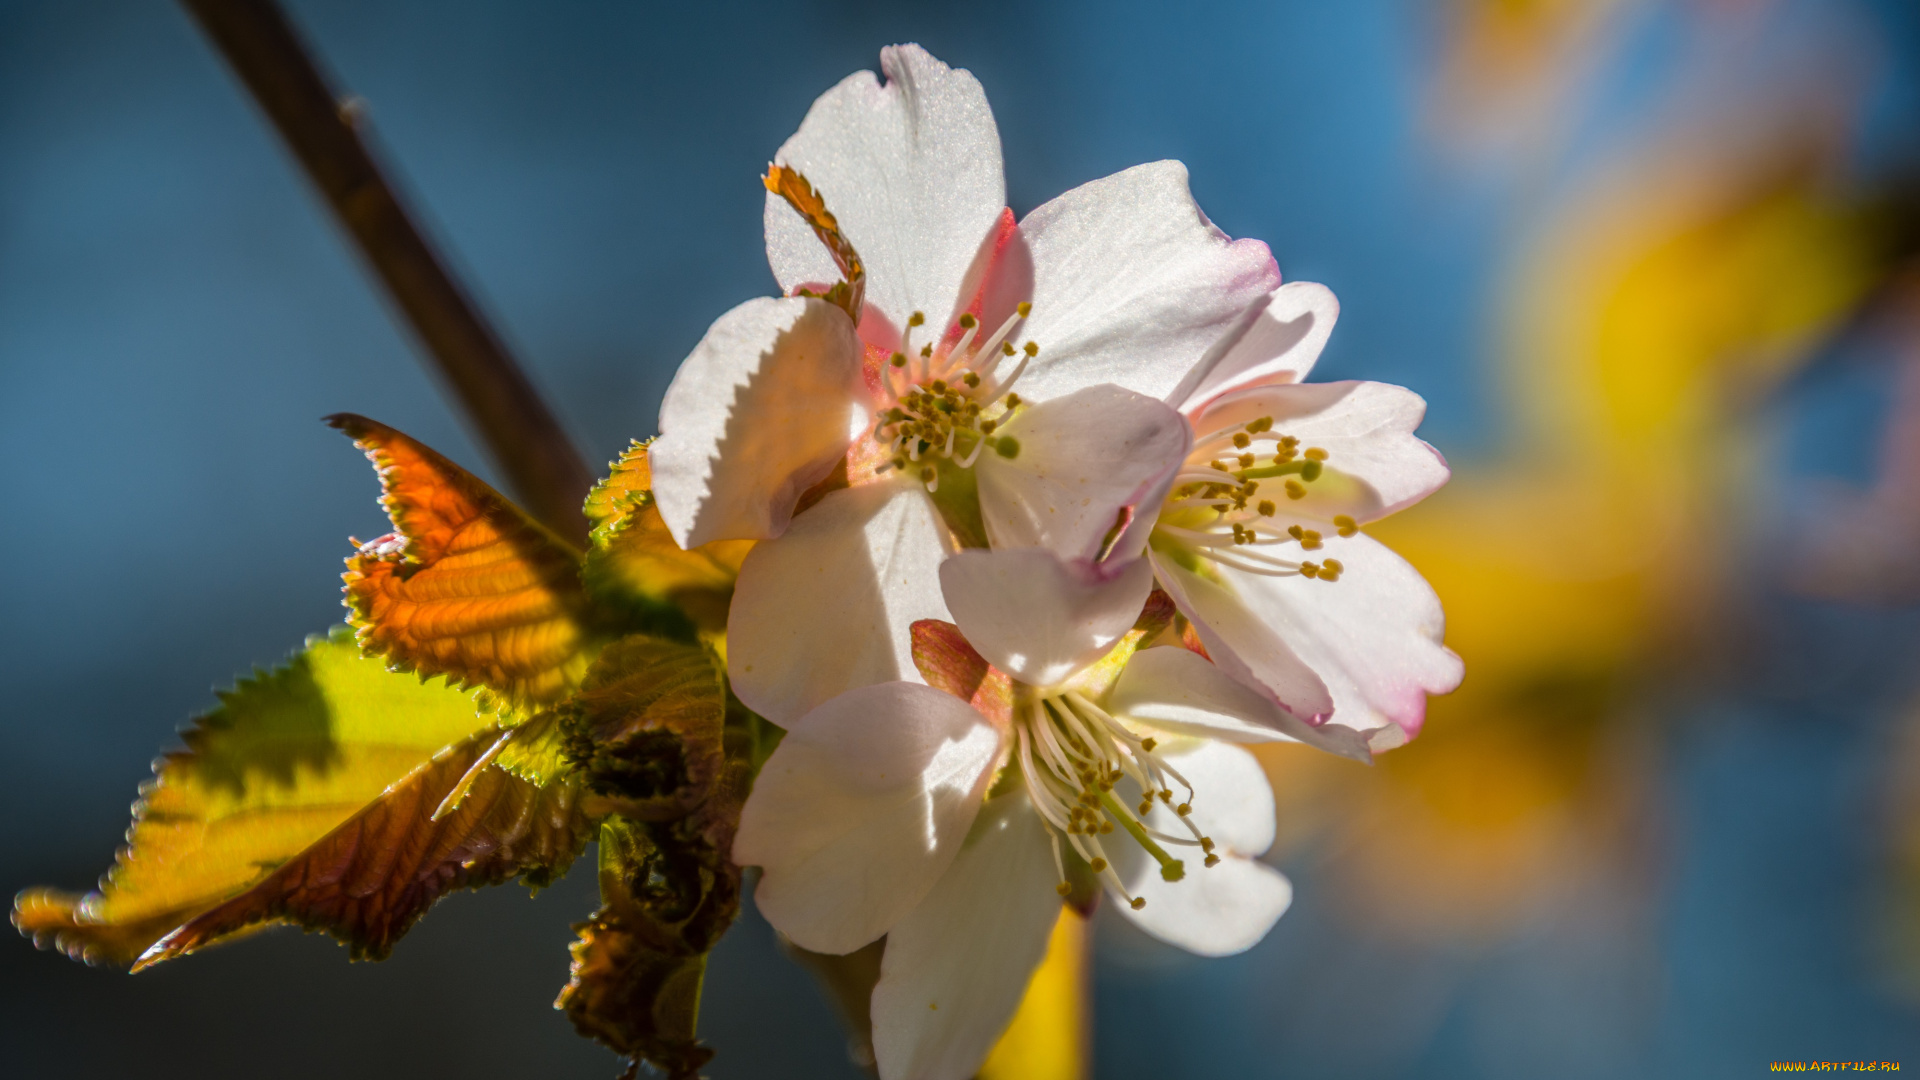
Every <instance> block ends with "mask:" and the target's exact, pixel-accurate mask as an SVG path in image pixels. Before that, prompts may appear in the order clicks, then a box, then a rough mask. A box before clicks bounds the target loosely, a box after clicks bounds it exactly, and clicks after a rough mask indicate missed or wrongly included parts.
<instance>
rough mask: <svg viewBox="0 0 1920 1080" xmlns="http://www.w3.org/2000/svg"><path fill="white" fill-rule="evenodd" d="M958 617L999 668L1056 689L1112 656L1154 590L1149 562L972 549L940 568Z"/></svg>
mask: <svg viewBox="0 0 1920 1080" xmlns="http://www.w3.org/2000/svg"><path fill="white" fill-rule="evenodd" d="M940 585H941V588H942V591H943V592H944V593H945V596H946V601H947V607H948V608H949V609H951V610H952V611H953V621H954V622H955V623H956V624H957V625H958V626H959V627H960V632H961V633H962V634H964V635H966V638H967V641H969V642H970V643H972V645H973V647H974V648H975V649H977V650H979V652H980V655H981V656H984V657H986V658H987V660H988V662H990V663H992V664H993V666H994V667H997V668H999V669H1000V670H1001V671H1004V672H1006V673H1007V674H1009V675H1011V676H1013V677H1014V678H1015V679H1018V680H1019V681H1021V682H1024V683H1027V684H1029V685H1033V686H1053V685H1055V684H1057V683H1060V682H1062V681H1064V680H1066V679H1067V678H1068V677H1070V676H1072V675H1073V674H1074V673H1076V672H1078V671H1080V670H1081V669H1082V668H1085V667H1086V666H1088V665H1089V664H1092V663H1093V662H1094V661H1096V660H1098V659H1100V658H1101V657H1102V656H1105V655H1106V654H1107V653H1108V652H1109V651H1111V650H1112V649H1113V646H1114V644H1115V643H1116V642H1118V641H1119V640H1120V638H1121V637H1122V636H1123V635H1125V634H1126V632H1127V631H1128V630H1130V629H1132V627H1133V624H1134V622H1135V621H1136V620H1138V619H1139V617H1140V609H1141V607H1142V606H1144V605H1145V604H1146V600H1147V593H1149V592H1151V591H1152V589H1153V567H1152V565H1151V564H1149V563H1148V562H1147V560H1145V559H1134V560H1131V561H1129V562H1127V563H1125V564H1123V565H1121V566H1113V565H1111V564H1102V565H1098V566H1096V565H1093V564H1091V563H1087V562H1085V561H1083V560H1073V561H1068V560H1063V559H1061V558H1059V557H1058V556H1056V555H1054V554H1053V553H1052V552H1049V551H1047V550H1045V549H1043V548H1015V549H1012V550H1008V551H986V550H982V549H977V548H976V549H971V550H967V551H963V552H960V553H959V554H958V555H955V556H953V557H952V558H950V559H948V560H947V561H946V562H945V563H943V564H941V567H940Z"/></svg>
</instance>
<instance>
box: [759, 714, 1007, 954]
mask: <svg viewBox="0 0 1920 1080" xmlns="http://www.w3.org/2000/svg"><path fill="white" fill-rule="evenodd" d="M999 753H1000V733H999V731H998V729H996V728H995V727H994V726H993V725H992V724H990V723H988V722H987V720H986V718H985V717H983V716H981V715H980V714H979V713H978V712H975V711H974V709H973V707H972V706H970V705H968V704H967V703H966V702H964V701H961V700H959V699H958V698H955V697H954V696H952V695H951V694H947V693H944V692H942V691H939V690H935V689H933V688H932V687H930V686H923V685H920V684H917V683H881V684H880V685H878V686H863V687H861V688H859V689H857V690H852V691H849V692H847V693H845V694H842V695H840V696H839V697H837V698H834V699H833V700H832V701H829V702H827V703H826V704H825V705H822V706H820V707H819V708H817V709H815V710H813V711H812V712H810V713H808V714H807V715H805V716H803V717H801V718H800V720H799V721H798V722H796V723H795V724H794V725H793V726H792V727H791V728H789V729H788V731H787V735H786V738H784V739H782V740H781V742H780V745H779V747H778V748H776V749H775V750H774V752H773V756H771V757H770V758H768V759H767V763H766V765H765V766H764V767H763V768H762V769H761V770H760V775H759V777H758V778H757V779H756V780H755V781H754V786H753V794H752V796H751V797H749V798H748V799H747V804H746V806H745V808H744V809H743V810H742V811H741V813H740V831H739V834H738V835H737V836H736V837H735V838H734V842H733V858H734V861H735V862H737V863H739V864H740V865H742V866H758V867H761V868H762V871H763V873H762V875H761V878H760V885H759V887H758V889H756V890H755V892H754V903H755V904H756V905H757V906H758V907H759V909H760V913H761V914H762V915H765V916H766V918H767V921H768V922H770V923H772V924H773V925H774V926H775V927H776V928H778V929H779V930H780V932H781V933H783V934H785V935H787V936H788V937H789V938H792V939H793V940H794V942H795V943H796V944H798V945H799V946H800V947H802V948H805V949H811V950H813V951H814V952H823V953H836V954H838V953H848V952H852V951H853V950H855V949H857V948H859V947H861V946H862V945H865V944H867V943H868V942H870V941H873V940H875V939H876V938H878V937H879V936H880V935H882V934H884V933H886V932H887V930H888V928H889V927H891V926H893V925H894V924H895V923H897V922H899V921H900V918H901V916H903V915H905V914H906V913H907V912H909V911H911V910H913V908H914V906H915V905H917V904H919V903H920V902H921V900H923V899H924V898H925V897H926V895H927V892H928V890H930V889H932V888H933V886H934V883H935V882H937V881H939V880H940V877H941V875H942V874H944V873H946V871H947V868H948V866H950V865H951V864H952V862H953V859H954V856H955V855H956V854H957V853H958V852H959V851H960V846H961V842H962V841H963V840H964V838H965V837H966V835H967V833H968V831H969V829H971V827H972V825H973V822H974V818H975V816H976V815H978V814H979V812H980V803H981V800H982V799H983V798H984V797H985V795H986V786H987V781H988V780H989V779H990V778H991V776H992V773H993V763H994V761H995V759H996V758H997V757H998V756H999Z"/></svg>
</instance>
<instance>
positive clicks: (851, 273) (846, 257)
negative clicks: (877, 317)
mask: <svg viewBox="0 0 1920 1080" xmlns="http://www.w3.org/2000/svg"><path fill="white" fill-rule="evenodd" d="M762 183H764V184H766V186H767V190H768V191H771V192H773V193H774V194H775V195H778V196H780V197H781V198H782V199H784V200H786V203H787V205H788V206H791V207H793V209H794V211H795V212H796V213H798V214H799V215H800V216H801V217H802V218H804V219H805V220H806V222H807V224H808V225H809V226H811V227H812V228H813V235H815V236H817V237H819V238H820V242H821V243H822V244H824V245H826V248H827V254H829V255H831V256H832V257H833V264H834V265H835V266H836V267H839V269H840V277H841V280H840V281H838V282H835V283H834V284H833V285H832V286H831V287H830V288H828V289H827V291H826V293H824V294H822V295H823V299H825V300H826V301H827V302H828V303H830V304H833V305H835V306H837V307H839V308H840V310H842V311H844V312H846V313H847V317H848V318H850V319H852V320H853V321H854V322H855V323H856V324H857V323H858V322H859V321H860V315H861V313H862V311H864V310H865V305H866V294H867V270H866V267H865V266H864V265H862V264H861V262H860V254H859V252H856V251H855V250H854V249H853V242H852V241H851V240H848V239H847V234H846V233H844V232H841V231H840V222H839V221H837V220H835V219H834V216H833V212H832V211H830V210H828V209H827V201H826V199H824V198H822V197H821V195H820V193H819V192H818V191H816V190H814V187H813V184H811V183H810V182H808V180H807V178H806V177H804V176H802V175H800V173H799V172H798V171H797V170H794V169H791V168H788V167H786V166H783V165H769V166H767V175H766V176H765V177H763V178H762ZM796 295H799V296H811V295H815V294H813V293H811V292H809V291H808V290H806V289H800V290H797V291H796Z"/></svg>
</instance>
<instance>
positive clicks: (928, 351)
mask: <svg viewBox="0 0 1920 1080" xmlns="http://www.w3.org/2000/svg"><path fill="white" fill-rule="evenodd" d="M920 355H921V356H923V357H925V358H927V359H929V360H930V359H932V358H933V343H932V342H928V343H927V344H925V345H922V346H920Z"/></svg>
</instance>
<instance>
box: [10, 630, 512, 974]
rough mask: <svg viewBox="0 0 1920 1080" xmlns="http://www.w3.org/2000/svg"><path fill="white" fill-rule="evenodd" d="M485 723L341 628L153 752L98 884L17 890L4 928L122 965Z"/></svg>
mask: <svg viewBox="0 0 1920 1080" xmlns="http://www.w3.org/2000/svg"><path fill="white" fill-rule="evenodd" d="M486 728H487V722H486V720H485V719H484V718H483V717H481V716H479V715H477V713H476V710H475V708H474V703H473V700H472V697H471V695H469V694H465V693H461V692H460V691H457V690H454V689H451V688H449V687H447V686H445V685H442V684H422V683H421V682H420V681H419V680H418V679H415V678H412V677H409V676H406V675H396V674H393V673H391V672H388V671H387V670H386V668H385V665H383V664H382V663H381V662H380V661H379V660H377V659H368V658H365V657H363V656H362V655H361V653H360V650H359V648H358V647H357V646H356V645H355V644H354V643H353V641H352V640H351V638H350V635H349V632H348V631H347V629H346V628H345V627H341V628H339V630H337V631H336V632H335V633H334V634H333V635H332V636H330V637H327V638H317V637H316V638H314V639H311V640H310V641H309V642H308V645H307V648H306V649H305V650H304V651H303V652H301V653H299V654H297V655H296V656H295V657H294V658H293V659H292V660H290V661H289V662H288V663H287V664H285V665H284V666H282V667H280V668H277V669H275V670H274V671H272V672H256V673H255V675H254V676H253V677H252V678H250V679H246V680H243V681H241V682H240V683H239V684H238V685H237V686H236V687H235V688H234V689H233V690H231V691H228V692H227V693H224V694H222V695H221V696H220V705H219V707H218V708H216V709H214V710H213V711H212V712H210V713H208V714H206V715H205V716H203V717H201V718H200V719H199V720H198V721H196V723H195V724H194V726H193V727H192V728H190V729H189V730H188V731H186V732H185V733H184V735H183V741H184V742H185V744H186V748H185V749H183V750H179V751H175V752H173V753H170V754H168V755H166V756H165V757H162V758H161V759H160V760H158V761H157V762H155V763H154V773H155V776H154V779H152V780H150V781H148V782H147V783H146V784H144V785H142V787H141V798H140V801H139V802H138V803H136V804H135V806H134V823H133V828H132V829H131V830H130V831H129V832H128V846H127V847H126V848H124V849H122V850H121V852H120V853H119V855H118V857H117V858H116V860H115V863H114V866H113V868H112V869H111V870H110V871H108V873H107V876H106V877H105V878H104V879H103V880H102V882H101V885H100V888H99V889H98V890H96V891H94V892H92V893H89V894H87V895H85V896H77V895H74V894H71V893H62V892H57V891H54V890H46V889H37V890H28V891H27V892H24V893H22V894H21V895H20V897H19V898H18V899H17V900H16V901H15V905H14V914H13V919H14V925H16V926H18V927H19V928H20V929H21V931H22V932H23V933H26V934H28V935H30V936H32V937H33V938H34V940H35V941H36V942H37V943H38V944H39V945H41V947H43V948H49V947H57V948H59V949H61V950H62V951H63V952H66V953H67V954H68V955H69V956H72V957H74V958H75V959H79V960H86V961H88V962H89V963H128V962H131V961H132V960H133V959H134V958H135V957H137V956H139V955H140V953H141V952H143V951H145V949H146V948H147V947H148V946H149V945H151V944H152V943H153V942H154V941H155V940H157V939H159V938H160V937H161V936H162V935H164V934H166V933H168V932H169V931H171V930H173V929H174V928H176V927H178V926H180V925H182V924H183V923H185V922H187V921H189V920H190V919H192V918H193V917H194V916H196V915H199V914H200V913H201V912H203V911H206V910H207V909H208V908H211V907H213V906H214V905H216V904H219V903H221V902H222V901H225V900H227V899H229V898H231V897H233V896H236V895H238V894H239V893H241V892H243V891H245V890H246V889H247V888H248V887H250V886H253V885H255V884H257V883H258V882H259V881H260V880H261V879H262V878H264V877H266V876H267V875H268V874H269V873H270V872H272V870H273V869H274V868H275V867H278V866H280V865H282V864H284V863H286V862H287V861H288V860H290V859H292V858H294V857H295V856H297V855H299V854H300V853H301V852H302V851H303V850H305V849H306V848H308V847H309V846H310V845H312V844H313V843H314V842H315V841H317V840H319V839H320V838H322V837H323V836H326V835H327V834H328V833H329V832H330V831H332V830H333V829H335V828H336V827H337V826H339V825H340V824H341V823H342V822H343V821H346V820H347V819H348V818H349V817H351V816H352V815H353V814H354V813H355V812H357V811H358V810H360V809H361V808H362V807H363V806H365V805H366V804H367V803H369V802H371V801H373V800H374V799H376V798H378V797H379V796H380V794H381V792H383V791H385V790H386V789H387V787H388V786H389V785H391V784H393V783H394V782H395V781H398V780H400V779H401V778H402V777H405V776H406V775H408V774H409V773H410V772H412V771H413V770H414V769H416V768H418V767H419V766H420V764H421V763H422V762H425V761H427V760H428V759H430V758H431V757H432V756H433V755H434V754H435V753H437V752H439V751H440V749H441V748H442V747H445V746H447V745H449V744H452V743H458V742H460V741H461V740H463V739H466V738H467V737H468V736H471V735H473V734H474V733H475V732H477V731H481V730H484V729H486Z"/></svg>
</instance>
